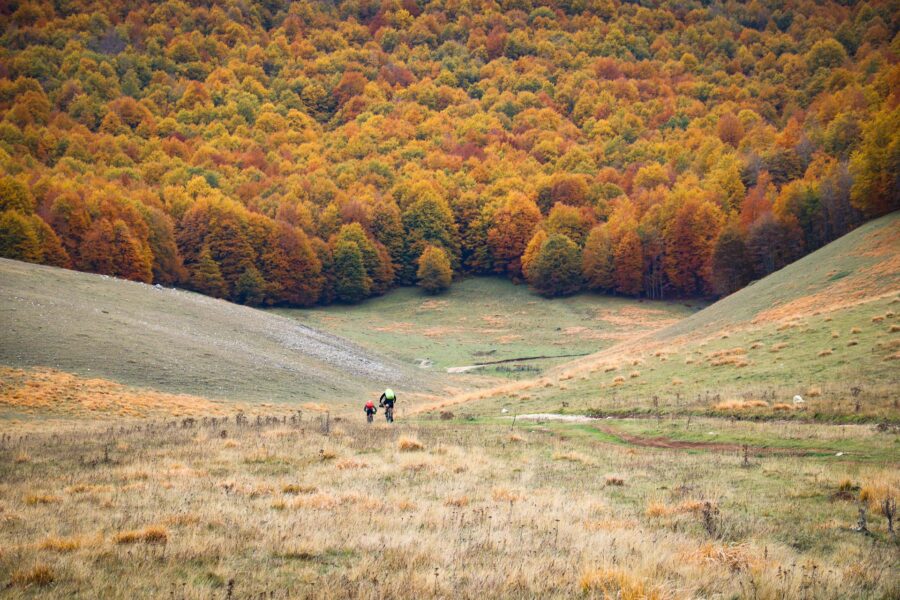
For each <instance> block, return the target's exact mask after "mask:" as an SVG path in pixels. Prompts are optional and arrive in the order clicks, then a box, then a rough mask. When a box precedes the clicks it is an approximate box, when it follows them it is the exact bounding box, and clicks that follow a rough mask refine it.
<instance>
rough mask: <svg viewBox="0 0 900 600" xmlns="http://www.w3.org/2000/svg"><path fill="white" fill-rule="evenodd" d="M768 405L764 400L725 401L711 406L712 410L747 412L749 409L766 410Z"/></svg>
mask: <svg viewBox="0 0 900 600" xmlns="http://www.w3.org/2000/svg"><path fill="white" fill-rule="evenodd" d="M768 407H769V403H768V402H766V401H765V400H726V401H724V402H719V403H717V404H716V405H715V406H713V410H719V411H730V410H748V409H751V408H768Z"/></svg>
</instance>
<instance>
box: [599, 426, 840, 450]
mask: <svg viewBox="0 0 900 600" xmlns="http://www.w3.org/2000/svg"><path fill="white" fill-rule="evenodd" d="M596 427H597V429H598V430H600V431H602V432H603V433H606V434H608V435H612V436H615V437H617V438H619V439H620V440H622V441H623V442H627V443H629V444H633V445H635V446H642V447H645V448H662V449H669V450H707V451H710V452H738V453H740V452H743V450H744V444H730V443H722V442H689V441H685V440H673V439H670V438H667V437H645V436H640V435H632V434H630V433H624V432H622V431H619V430H617V429H614V428H612V427H608V426H605V425H597V426H596ZM748 450H749V452H750V454H778V455H781V456H807V455H810V454H820V453H825V454H830V453H831V452H832V451H831V450H825V449H821V448H808V449H804V450H797V449H795V448H777V447H769V446H749V447H748Z"/></svg>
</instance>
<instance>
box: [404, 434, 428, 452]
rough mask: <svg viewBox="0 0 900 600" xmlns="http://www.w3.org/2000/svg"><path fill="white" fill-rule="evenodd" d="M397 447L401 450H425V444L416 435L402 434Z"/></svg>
mask: <svg viewBox="0 0 900 600" xmlns="http://www.w3.org/2000/svg"><path fill="white" fill-rule="evenodd" d="M397 449H398V450H400V452H418V451H419V450H424V449H425V445H424V444H423V443H422V442H420V441H419V440H418V439H416V438H414V437H409V436H402V437H401V438H400V439H399V440H397Z"/></svg>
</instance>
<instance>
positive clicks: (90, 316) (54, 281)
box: [0, 260, 432, 404]
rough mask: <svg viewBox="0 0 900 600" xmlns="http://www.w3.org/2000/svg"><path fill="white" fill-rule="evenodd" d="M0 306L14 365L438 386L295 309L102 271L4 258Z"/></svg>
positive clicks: (215, 384) (330, 395) (170, 377)
mask: <svg viewBox="0 0 900 600" xmlns="http://www.w3.org/2000/svg"><path fill="white" fill-rule="evenodd" d="M0 312H2V315H3V323H4V326H3V328H2V332H0V365H5V366H7V367H34V366H40V367H50V368H53V369H58V370H60V371H65V372H71V373H75V374H78V375H80V376H82V377H93V378H104V379H110V380H113V381H116V382H119V383H122V384H126V385H129V386H138V387H145V388H152V389H155V390H161V391H164V392H170V393H187V394H194V395H198V396H205V397H209V398H224V399H232V400H240V401H249V402H261V401H275V402H285V401H296V402H305V401H327V402H336V403H338V404H340V403H342V402H344V401H349V400H353V401H354V402H356V401H358V400H359V399H360V398H361V397H363V395H371V394H373V393H374V392H375V391H377V390H378V389H379V388H382V387H383V386H385V385H388V384H390V385H393V386H395V387H397V388H400V389H411V388H413V386H414V387H415V389H416V390H417V391H418V390H425V391H427V390H429V389H432V388H431V383H432V379H431V378H430V377H429V375H428V374H427V373H419V372H415V373H414V372H413V371H414V367H410V366H406V365H403V364H401V363H399V362H398V361H396V360H393V359H389V358H383V357H380V356H378V355H376V354H374V353H372V352H370V351H368V350H364V349H362V348H360V347H358V346H356V345H355V344H353V343H351V342H349V341H347V340H344V339H342V338H339V337H336V336H334V335H331V334H328V333H324V332H322V331H319V330H316V329H311V328H309V327H306V326H305V325H301V324H298V323H297V322H296V321H294V320H290V319H285V318H283V317H280V316H278V315H274V314H271V313H266V312H263V311H258V310H254V309H250V308H247V307H243V306H237V305H234V304H229V303H228V302H224V301H221V300H215V299H212V298H208V297H205V296H201V295H198V294H193V293H188V292H183V291H179V290H173V289H166V288H161V287H153V286H148V285H143V284H138V283H132V282H128V281H123V280H118V279H112V278H109V277H105V276H100V275H89V274H83V273H76V272H73V271H66V270H62V269H56V268H51V267H43V266H36V265H30V264H26V263H21V262H14V261H9V260H0Z"/></svg>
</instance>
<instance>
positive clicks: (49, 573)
mask: <svg viewBox="0 0 900 600" xmlns="http://www.w3.org/2000/svg"><path fill="white" fill-rule="evenodd" d="M10 581H11V583H12V584H13V585H16V586H20V587H30V586H37V587H44V586H48V585H50V584H51V583H53V582H54V581H56V573H55V572H54V571H53V569H52V568H51V567H50V566H48V565H45V564H38V565H34V566H31V567H24V568H21V569H18V570H16V571H15V572H13V574H12V577H11V578H10Z"/></svg>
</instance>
